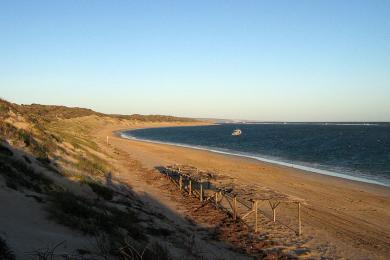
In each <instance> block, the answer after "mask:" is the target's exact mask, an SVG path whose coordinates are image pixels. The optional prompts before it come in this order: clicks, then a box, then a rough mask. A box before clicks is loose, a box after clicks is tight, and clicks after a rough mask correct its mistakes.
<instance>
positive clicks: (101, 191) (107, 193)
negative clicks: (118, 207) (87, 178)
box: [87, 182, 114, 200]
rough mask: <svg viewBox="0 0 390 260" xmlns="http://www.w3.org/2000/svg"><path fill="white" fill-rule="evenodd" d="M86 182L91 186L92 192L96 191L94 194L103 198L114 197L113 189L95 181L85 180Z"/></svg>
mask: <svg viewBox="0 0 390 260" xmlns="http://www.w3.org/2000/svg"><path fill="white" fill-rule="evenodd" d="M87 184H88V186H89V187H91V189H92V190H93V192H95V193H96V195H98V196H99V197H101V198H103V199H105V200H112V198H113V197H114V191H113V190H112V189H110V188H107V187H106V186H104V185H101V184H98V183H96V182H87Z"/></svg>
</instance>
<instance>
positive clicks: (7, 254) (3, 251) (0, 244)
mask: <svg viewBox="0 0 390 260" xmlns="http://www.w3.org/2000/svg"><path fill="white" fill-rule="evenodd" d="M0 259H4V260H14V259H15V255H14V253H13V252H12V250H11V249H10V248H9V247H8V245H7V243H6V242H5V240H4V239H3V238H1V237H0Z"/></svg>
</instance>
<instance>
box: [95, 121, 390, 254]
mask: <svg viewBox="0 0 390 260" xmlns="http://www.w3.org/2000/svg"><path fill="white" fill-rule="evenodd" d="M206 124H207V123H206ZM176 125H177V124H174V123H165V124H161V123H153V124H150V123H149V124H148V123H146V124H143V123H138V124H136V125H131V126H130V125H129V126H124V125H111V126H105V127H102V128H100V129H99V130H97V131H96V132H95V137H96V138H97V140H98V141H99V142H100V143H101V144H104V143H105V142H106V138H107V136H109V143H110V146H112V147H113V148H115V149H117V150H120V151H122V152H125V153H126V154H127V156H128V157H129V158H132V159H135V160H137V161H138V162H140V163H141V164H142V166H143V167H146V168H148V169H150V170H153V169H155V168H156V167H158V166H166V165H169V164H175V163H177V164H187V165H192V166H195V167H198V168H200V169H205V170H210V171H214V172H217V173H219V174H222V175H225V176H229V177H231V178H233V179H234V181H235V182H237V183H242V184H253V183H257V184H260V185H261V186H264V187H267V188H270V189H272V190H275V191H277V192H280V193H284V194H288V195H290V196H294V197H297V198H300V199H302V200H304V201H305V205H304V206H303V207H302V223H303V235H304V237H305V239H306V243H305V246H307V247H309V248H311V249H315V250H316V251H317V252H318V253H317V256H325V257H332V258H333V257H336V258H337V257H342V258H348V259H372V258H375V259H386V258H388V257H389V256H390V225H389V220H390V189H389V188H387V187H382V186H379V185H373V184H367V183H361V182H355V181H350V180H345V179H341V178H337V177H331V176H325V175H320V174H315V173H309V172H304V171H302V170H297V169H293V168H289V167H284V166H279V165H273V164H270V163H264V162H260V161H256V160H251V159H246V158H240V157H237V156H228V155H221V154H216V153H213V152H208V151H201V150H196V149H190V148H183V147H177V146H173V145H163V144H154V143H149V142H142V141H137V140H128V139H124V138H121V137H119V136H118V135H116V134H115V131H119V130H124V129H135V128H146V127H162V126H164V127H166V126H176ZM181 125H193V124H188V123H185V124H181ZM121 177H122V178H127V177H129V176H121ZM128 180H129V181H131V178H130V179H128ZM291 210H293V209H291V208H289V207H288V206H286V207H284V208H282V209H281V212H280V216H281V217H283V214H285V215H288V214H289V211H291Z"/></svg>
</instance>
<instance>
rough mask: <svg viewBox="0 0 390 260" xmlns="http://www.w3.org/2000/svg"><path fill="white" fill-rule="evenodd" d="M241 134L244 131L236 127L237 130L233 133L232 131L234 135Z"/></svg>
mask: <svg viewBox="0 0 390 260" xmlns="http://www.w3.org/2000/svg"><path fill="white" fill-rule="evenodd" d="M241 134H242V131H241V130H240V129H236V130H234V131H233V133H232V135H233V136H239V135H241Z"/></svg>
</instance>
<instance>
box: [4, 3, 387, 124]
mask: <svg viewBox="0 0 390 260" xmlns="http://www.w3.org/2000/svg"><path fill="white" fill-rule="evenodd" d="M0 97H2V98H5V99H7V100H9V101H11V102H15V103H18V104H20V103H22V104H31V103H41V104H57V105H60V104H61V105H67V106H78V107H87V108H91V109H94V110H97V111H99V112H105V113H118V114H133V113H141V114H169V115H176V116H186V117H202V118H205V117H210V118H230V119H247V120H259V121H390V1H388V0H384V1H375V0H369V1H368V0H366V1H359V0H353V1H352V0H350V1H348V0H345V1H338V0H337V1H330V0H326V1H316V0H307V1H304V0H296V1H292V0H286V1H282V0H281V1H279V0H278V1H271V0H270V1H261V0H257V1H249V0H242V1H228V0H226V1H214V0H208V1H200V0H196V1H157V0H156V1H147V0H146V1H127V0H126V1H124V0H123V1H121V0H117V1H99V0H95V1H87V0H74V1H72V0H63V1H59V0H56V1H52V0H50V1H39V0H34V1H30V0H26V1H18V0H11V1H7V0H2V1H0Z"/></svg>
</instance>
